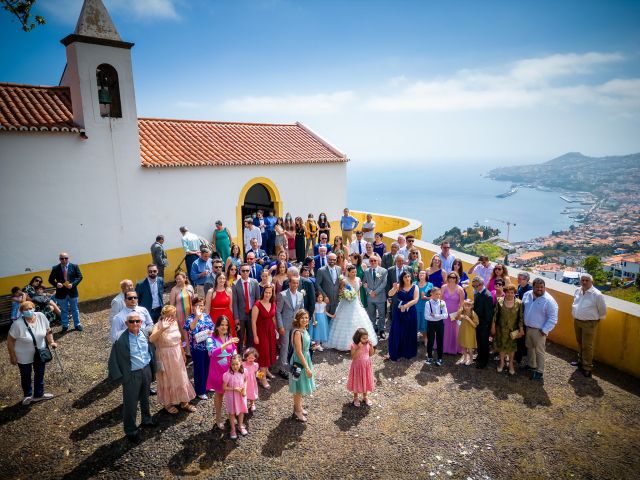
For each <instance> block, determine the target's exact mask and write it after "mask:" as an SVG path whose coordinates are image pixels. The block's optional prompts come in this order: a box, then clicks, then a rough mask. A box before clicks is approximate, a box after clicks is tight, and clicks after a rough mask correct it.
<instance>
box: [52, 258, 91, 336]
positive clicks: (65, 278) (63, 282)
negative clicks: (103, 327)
mask: <svg viewBox="0 0 640 480" xmlns="http://www.w3.org/2000/svg"><path fill="white" fill-rule="evenodd" d="M58 259H59V260H60V263H59V264H58V265H56V266H54V267H53V268H52V269H51V274H49V283H50V284H51V285H52V286H54V287H56V296H55V298H54V300H55V302H56V303H57V304H58V306H59V307H60V320H61V321H62V331H63V332H66V331H67V330H68V329H69V307H71V315H72V317H73V325H74V328H75V329H76V330H77V331H79V332H81V331H82V330H83V327H82V325H81V324H80V310H78V284H79V283H80V282H81V281H82V273H80V267H78V265H76V264H75V263H69V254H68V253H65V252H62V253H61V254H60V255H59V256H58Z"/></svg>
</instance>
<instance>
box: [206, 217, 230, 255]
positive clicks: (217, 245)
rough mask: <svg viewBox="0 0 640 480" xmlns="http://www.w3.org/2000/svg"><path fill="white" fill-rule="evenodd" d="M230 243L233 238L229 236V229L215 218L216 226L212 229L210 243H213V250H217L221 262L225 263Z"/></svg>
mask: <svg viewBox="0 0 640 480" xmlns="http://www.w3.org/2000/svg"><path fill="white" fill-rule="evenodd" d="M232 243H233V238H232V237H231V232H230V231H229V229H228V228H226V227H223V226H222V221H221V220H216V228H215V230H214V231H213V241H212V242H211V244H212V245H213V251H214V252H218V255H220V258H221V259H222V263H225V262H226V261H227V258H229V255H230V254H231V244H232Z"/></svg>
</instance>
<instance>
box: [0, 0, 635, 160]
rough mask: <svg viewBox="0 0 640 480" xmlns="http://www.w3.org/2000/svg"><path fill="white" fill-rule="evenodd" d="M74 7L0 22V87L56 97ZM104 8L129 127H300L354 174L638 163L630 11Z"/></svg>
mask: <svg viewBox="0 0 640 480" xmlns="http://www.w3.org/2000/svg"><path fill="white" fill-rule="evenodd" d="M81 3H82V2H81V0H39V1H38V3H37V6H38V7H37V10H38V12H39V13H41V14H43V15H44V16H45V17H46V18H47V22H48V23H47V25H45V26H43V27H37V28H36V29H35V30H34V31H32V32H30V33H23V32H22V31H21V30H20V29H19V28H18V26H17V24H16V23H11V20H10V17H9V16H8V15H7V14H6V13H4V12H2V14H1V15H0V39H1V40H2V45H5V47H3V49H2V50H1V51H0V66H1V67H0V81H9V82H17V83H34V84H51V85H55V84H57V83H58V81H59V79H60V74H61V72H62V69H63V67H64V63H65V53H64V47H63V46H62V45H61V44H60V43H59V40H60V39H61V38H63V37H64V36H66V35H67V34H68V33H71V31H72V30H73V28H74V26H75V22H76V20H77V17H78V14H79V11H80V6H81ZM104 4H105V5H106V7H107V9H108V10H109V11H110V13H111V16H112V18H113V20H114V23H115V25H116V27H117V28H118V31H119V32H120V35H121V37H122V38H123V40H126V41H131V42H134V43H135V44H136V46H135V47H134V48H133V50H132V53H133V67H134V78H135V82H136V97H137V102H138V105H137V106H138V113H139V115H140V116H154V117H165V118H190V119H209V120H231V121H257V122H287V123H289V122H294V121H301V122H303V123H305V124H306V125H307V126H309V127H310V128H312V129H313V130H315V131H316V132H318V133H319V134H320V135H322V136H323V137H325V138H326V139H328V140H329V141H330V142H331V143H333V144H334V145H336V146H337V147H338V148H339V149H341V150H343V151H344V152H346V153H347V154H348V155H349V157H350V158H351V159H352V160H353V161H371V160H376V159H383V160H403V159H424V160H425V161H438V160H442V159H456V158H457V159H476V158H477V159H483V158H491V159H501V160H504V161H505V162H509V161H513V162H520V161H525V160H531V161H544V160H547V159H549V158H552V157H554V156H557V155H560V154H562V153H565V152H567V151H581V152H582V153H584V154H587V155H611V154H625V153H632V152H637V151H640V28H638V25H640V2H637V1H615V0H610V1H604V0H603V1H593V2H591V1H584V0H581V1H515V2H514V1H506V0H505V1H482V2H479V1H428V0H423V1H364V0H359V1H346V0H343V1H330V0H324V1H290V0H229V1H219V0H211V1H204V0H191V1H188V0H104ZM6 45H11V46H12V47H11V48H6Z"/></svg>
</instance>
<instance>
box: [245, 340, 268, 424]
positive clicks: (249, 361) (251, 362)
mask: <svg viewBox="0 0 640 480" xmlns="http://www.w3.org/2000/svg"><path fill="white" fill-rule="evenodd" d="M257 359H258V351H257V350H256V349H255V348H253V347H251V348H247V349H246V350H245V352H244V362H242V368H243V369H244V373H245V375H246V376H247V404H248V405H247V408H248V409H249V410H251V411H252V412H255V411H256V400H257V399H258V382H257V380H256V375H257V374H258V370H260V365H258V362H256V360H257ZM261 373H262V375H263V378H264V372H261Z"/></svg>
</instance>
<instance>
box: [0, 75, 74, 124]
mask: <svg viewBox="0 0 640 480" xmlns="http://www.w3.org/2000/svg"><path fill="white" fill-rule="evenodd" d="M0 131H21V132H43V131H49V132H72V133H83V132H84V129H83V128H80V127H79V126H78V125H76V124H75V123H74V122H73V108H72V105H71V94H70V92H69V87H64V86H48V85H29V84H19V83H9V82H0Z"/></svg>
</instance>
